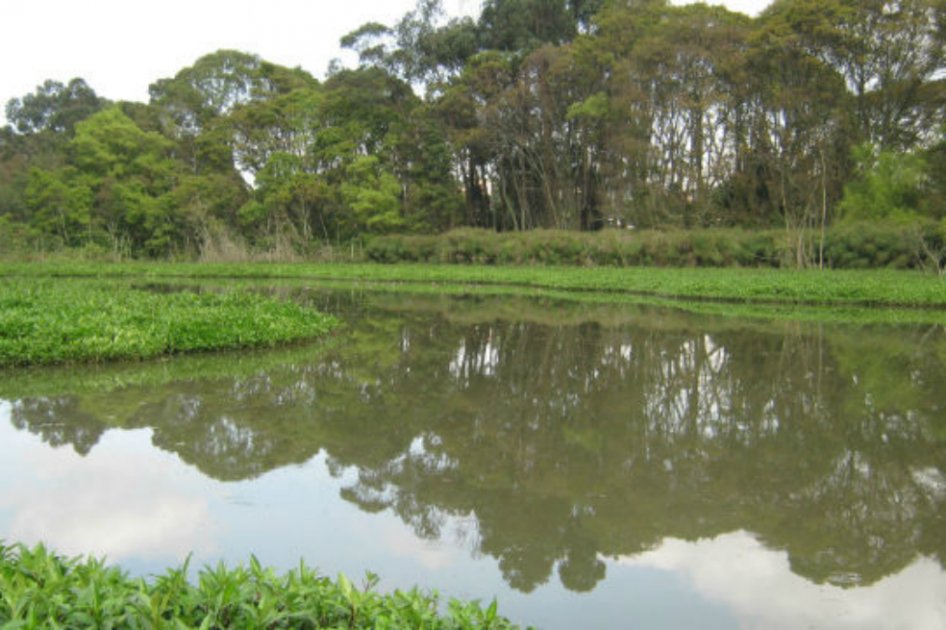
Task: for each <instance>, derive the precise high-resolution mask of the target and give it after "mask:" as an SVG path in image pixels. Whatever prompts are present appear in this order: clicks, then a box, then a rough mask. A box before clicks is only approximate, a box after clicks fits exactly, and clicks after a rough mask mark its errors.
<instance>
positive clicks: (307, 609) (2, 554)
mask: <svg viewBox="0 0 946 630" xmlns="http://www.w3.org/2000/svg"><path fill="white" fill-rule="evenodd" d="M188 577H189V576H188V567H187V564H186V563H185V565H184V566H183V567H180V568H177V569H169V570H168V571H167V572H166V573H164V574H163V575H158V576H154V577H152V578H149V579H133V578H130V577H128V576H127V575H126V574H125V573H123V572H122V571H121V570H120V569H118V568H115V567H110V566H107V565H106V564H105V563H104V562H102V561H100V560H96V559H87V558H65V557H62V556H60V555H57V554H55V553H52V552H50V551H48V550H47V549H46V548H45V547H43V546H41V545H38V546H36V547H33V548H28V547H26V546H23V545H4V544H3V543H2V541H0V627H4V628H7V627H9V628H20V627H23V628H198V627H199V628H205V627H206V628H302V629H305V628H391V629H393V628H430V629H432V630H436V629H441V628H442V629H464V628H470V629H472V628H497V629H499V628H513V627H515V626H513V624H511V623H510V622H509V621H508V620H506V619H504V618H502V617H500V616H499V615H498V614H497V613H496V604H495V602H494V603H493V604H492V605H490V606H489V607H487V608H483V607H481V606H480V605H479V604H478V603H475V602H474V603H466V602H460V601H458V600H450V601H449V602H448V604H447V606H446V607H442V606H441V605H440V602H439V598H438V596H437V594H436V593H427V592H422V591H420V590H418V589H416V588H415V589H412V590H409V591H401V590H396V591H394V592H392V593H387V594H382V593H378V592H376V591H374V590H373V587H374V586H375V585H376V584H377V577H376V576H373V575H371V574H369V575H368V576H367V577H366V581H365V585H364V586H363V587H362V588H359V587H357V586H355V585H354V584H352V582H351V581H349V580H348V579H347V578H346V577H345V576H344V575H339V576H338V578H337V579H335V580H331V579H329V578H327V577H323V576H320V575H318V573H317V572H316V571H315V570H313V569H310V568H308V567H306V566H305V565H304V564H300V566H299V567H298V568H296V569H294V570H292V571H289V572H286V573H284V574H279V573H277V572H276V571H275V570H273V569H271V568H266V567H263V566H261V565H260V563H259V562H257V561H256V559H255V558H252V559H251V560H250V562H249V564H248V565H247V566H242V565H241V566H237V567H234V568H227V567H225V566H223V565H222V564H221V565H218V566H216V567H205V568H203V569H202V570H201V571H200V572H199V574H198V575H197V579H196V582H195V583H192V582H191V581H190V580H189V579H188Z"/></svg>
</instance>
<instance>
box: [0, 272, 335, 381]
mask: <svg viewBox="0 0 946 630" xmlns="http://www.w3.org/2000/svg"><path fill="white" fill-rule="evenodd" d="M336 323H337V322H336V320H334V319H333V318H331V317H329V316H327V315H323V314H321V313H317V312H315V311H313V310H310V309H307V308H304V307H302V306H300V305H298V304H296V303H293V302H290V301H280V300H277V299H274V298H270V297H266V296H263V295H259V294H257V293H253V292H250V291H246V290H242V291H229V292H225V293H194V292H190V291H182V292H174V293H164V294H159V293H154V292H149V291H144V290H139V289H134V288H132V287H130V286H128V285H127V284H124V283H117V282H108V283H105V282H95V281H75V280H72V281H63V280H61V279H54V278H38V279H22V278H21V279H11V278H5V279H0V367H6V366H24V365H48V364H55V363H72V362H103V361H111V360H117V359H147V358H153V357H158V356H162V355H172V354H179V353H188V352H201V351H208V350H220V349H226V348H250V347H261V346H265V347H268V346H274V345H277V344H282V343H286V342H290V341H296V340H300V339H310V338H314V337H318V336H321V335H324V334H325V333H327V332H328V331H329V330H331V328H332V327H333V326H335V325H336Z"/></svg>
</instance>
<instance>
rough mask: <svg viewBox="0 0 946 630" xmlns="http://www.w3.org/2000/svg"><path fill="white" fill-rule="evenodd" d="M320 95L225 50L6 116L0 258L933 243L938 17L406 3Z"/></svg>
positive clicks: (906, 8) (937, 192)
mask: <svg viewBox="0 0 946 630" xmlns="http://www.w3.org/2000/svg"><path fill="white" fill-rule="evenodd" d="M341 44H342V46H343V47H345V48H348V49H351V50H353V51H355V52H356V53H357V55H358V59H359V63H358V66H357V67H356V68H343V67H342V66H341V64H340V63H337V62H336V63H333V64H332V65H331V67H330V68H329V69H328V72H327V75H326V78H325V80H324V81H319V80H317V79H316V78H314V77H313V76H312V75H311V74H309V73H308V72H306V71H305V70H303V69H301V68H287V67H283V66H279V65H276V64H273V63H270V62H267V61H265V60H263V59H261V58H259V57H258V56H256V55H253V54H251V53H247V52H238V51H229V50H222V51H218V52H215V53H212V54H209V55H207V56H204V57H202V58H200V59H198V60H197V61H196V62H195V63H194V64H193V65H192V66H190V67H187V68H184V69H182V70H180V71H179V72H178V73H177V74H176V75H175V76H174V77H170V78H163V79H159V80H157V81H155V82H154V83H153V84H152V85H151V86H150V100H149V102H148V103H146V104H145V103H135V102H109V101H107V100H106V99H103V98H101V97H99V96H98V95H97V94H96V92H95V91H94V89H93V88H92V87H91V86H89V85H88V84H86V82H85V81H83V80H82V79H79V78H76V79H72V80H71V81H69V82H68V83H61V82H57V81H53V80H49V81H46V82H45V83H43V84H42V85H41V86H39V87H38V88H37V90H36V91H35V92H34V93H31V94H27V95H25V96H23V97H21V98H16V99H13V100H11V101H10V102H9V103H7V105H6V117H7V121H8V124H7V126H5V127H3V128H2V129H0V248H2V249H7V250H12V249H16V248H21V249H33V250H43V251H48V250H54V249H59V248H82V249H83V250H87V251H90V252H100V253H103V254H116V255H121V256H136V257H193V256H200V255H206V254H208V253H212V252H222V251H224V250H226V249H227V248H234V247H235V248H242V249H246V250H252V251H269V252H279V251H286V252H296V253H307V252H312V251H314V250H315V249H317V248H319V247H320V246H323V245H325V244H333V245H338V244H347V243H350V242H352V241H353V240H358V241H361V240H363V239H364V238H365V237H367V236H369V235H373V234H390V233H415V234H422V233H438V232H442V231H445V230H449V229H451V228H456V227H466V226H468V227H480V228H489V229H493V230H497V231H512V230H529V229H533V228H557V229H569V230H597V229H601V228H607V227H622V228H627V227H635V228H655V229H665V228H702V227H732V226H739V227H746V228H778V229H784V230H787V231H788V232H789V233H803V232H806V231H812V232H814V231H817V230H820V229H824V227H825V226H829V225H832V224H836V223H838V222H845V221H881V220H893V221H898V222H902V223H911V222H912V223H918V222H927V223H937V224H939V225H946V219H944V216H946V190H944V188H946V116H944V111H946V0H775V1H774V2H773V3H772V4H771V5H770V6H769V7H768V9H766V10H765V11H764V12H763V13H762V14H761V15H760V16H759V17H757V18H750V17H747V16H745V15H742V14H739V13H733V12H730V11H728V10H726V9H724V8H721V7H711V6H707V5H705V4H693V5H688V6H682V7H681V6H673V5H671V4H670V3H669V2H668V1H667V0H485V1H484V2H483V6H482V10H481V12H480V15H479V17H478V18H477V19H472V18H454V19H447V17H446V15H445V13H444V11H443V9H442V7H441V5H440V2H439V0H418V2H417V5H416V7H415V8H414V9H413V10H412V11H410V12H408V13H407V14H406V15H404V16H403V17H402V18H401V19H400V20H399V21H398V22H397V23H395V24H392V25H384V24H379V23H368V24H364V25H363V26H361V27H360V28H358V29H357V30H355V31H354V32H352V33H349V34H348V35H346V36H345V37H343V38H342V41H341Z"/></svg>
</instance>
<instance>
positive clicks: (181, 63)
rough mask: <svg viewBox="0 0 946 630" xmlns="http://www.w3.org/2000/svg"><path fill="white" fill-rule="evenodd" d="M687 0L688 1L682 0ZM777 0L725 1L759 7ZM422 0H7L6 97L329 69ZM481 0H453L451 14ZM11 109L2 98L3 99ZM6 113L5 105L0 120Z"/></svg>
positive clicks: (130, 95)
mask: <svg viewBox="0 0 946 630" xmlns="http://www.w3.org/2000/svg"><path fill="white" fill-rule="evenodd" d="M677 1H678V3H679V4H683V3H684V0H677ZM711 3H716V2H711ZM767 3H768V0H723V2H722V4H725V5H726V6H728V7H729V8H731V9H733V10H737V11H742V12H744V13H749V14H756V13H758V12H759V11H760V10H761V9H762V8H763V7H764V6H765V5H766V4H767ZM414 4H415V0H267V1H266V2H260V1H259V0H254V1H250V0H162V1H161V2H131V1H129V0H85V1H84V2H78V1H76V0H18V1H16V2H14V1H9V0H8V1H5V2H2V3H0V23H2V24H3V25H4V29H3V30H4V34H3V37H2V38H0V59H2V60H3V67H2V70H0V104H2V105H5V104H6V103H7V101H8V100H9V99H11V98H14V97H18V96H23V95H24V94H27V93H29V92H32V91H33V90H34V89H35V88H36V86H37V85H39V84H40V83H42V82H43V81H45V80H46V79H55V80H57V81H62V82H64V83H65V82H67V81H68V80H69V79H71V78H73V77H82V78H83V79H85V80H86V82H87V83H88V84H89V85H90V86H92V88H93V89H94V90H95V91H96V92H97V93H98V94H99V95H100V96H104V97H106V98H109V99H113V100H139V101H146V100H147V99H148V85H149V84H150V83H152V82H154V81H155V80H157V79H160V78H163V77H169V76H173V75H174V74H176V73H177V71H178V70H180V69H181V68H184V67H186V66H189V65H191V64H192V63H193V62H194V60H196V59H197V58H198V57H200V56H202V55H204V54H207V53H210V52H213V51H215V50H219V49H221V48H231V49H237V50H244V51H247V52H252V53H256V54H258V55H260V56H261V57H263V58H264V59H267V60H269V61H272V62H275V63H279V64H282V65H285V66H290V67H294V66H302V67H303V68H305V69H306V70H308V71H309V72H311V73H312V74H314V75H316V76H318V77H321V76H322V75H323V74H324V72H325V69H326V68H327V67H328V63H329V61H331V59H333V58H334V57H341V56H343V55H342V51H341V50H340V48H339V46H338V40H339V38H340V37H341V36H342V35H344V34H345V33H348V32H349V31H351V30H354V29H355V28H357V27H358V26H360V25H361V24H363V23H365V22H367V21H376V22H382V23H384V24H392V23H394V22H395V21H396V20H397V19H398V18H400V17H401V16H402V15H403V14H404V13H405V12H406V11H408V10H410V9H411V8H412V7H413V6H414ZM479 4H480V0H444V6H445V8H446V9H447V10H448V11H449V12H450V13H451V14H452V15H458V14H461V13H467V14H471V15H473V14H476V13H478V9H479ZM0 110H2V107H0ZM2 122H3V118H2V111H0V123H2Z"/></svg>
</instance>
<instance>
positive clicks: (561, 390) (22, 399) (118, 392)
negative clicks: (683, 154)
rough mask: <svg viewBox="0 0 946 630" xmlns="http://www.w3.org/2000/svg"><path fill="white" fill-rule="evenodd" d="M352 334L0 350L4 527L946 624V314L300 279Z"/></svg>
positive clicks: (627, 616)
mask: <svg viewBox="0 0 946 630" xmlns="http://www.w3.org/2000/svg"><path fill="white" fill-rule="evenodd" d="M280 290H282V291H285V292H287V293H289V294H290V295H291V297H293V298H294V299H300V300H305V301H307V302H310V303H313V304H315V305H316V306H318V307H319V308H321V309H323V310H326V311H330V312H333V313H336V314H338V315H339V316H340V317H342V318H343V319H344V321H345V322H346V325H345V327H344V328H343V329H342V330H341V331H340V332H339V333H338V334H337V335H335V336H334V337H333V338H332V339H331V340H330V341H329V342H327V343H320V344H315V345H303V346H297V347H293V348H289V349H282V350H277V351H269V352H257V353H240V354H223V355H213V356H210V355H208V356H199V357H189V358H181V359H175V360H172V361H162V362H152V363H141V364H131V365H119V366H111V367H107V368H93V369H89V368H82V369H81V370H79V369H75V368H72V369H62V368H60V369H44V370H30V371H22V370H20V371H13V372H6V373H3V374H2V375H0V538H5V539H7V540H16V541H23V542H29V543H32V542H35V541H39V540H42V541H45V542H47V543H49V544H50V545H52V546H53V547H54V548H56V549H57V550H59V551H62V552H64V553H68V554H79V553H94V554H96V555H107V557H108V558H109V560H111V561H112V562H116V563H118V564H120V565H121V566H122V567H124V568H125V569H127V570H128V571H129V572H131V573H134V574H149V573H153V572H161V571H162V570H163V568H164V567H166V566H169V565H173V564H179V563H181V562H182V561H183V559H184V558H185V557H186V556H187V554H188V553H191V552H193V561H192V564H194V565H197V566H200V565H202V564H205V563H216V562H217V561H218V560H220V559H223V560H225V561H226V562H228V563H229V564H234V563H237V562H239V561H245V560H246V559H248V557H249V555H250V554H251V553H252V554H255V555H256V556H257V557H258V558H259V559H260V560H261V561H262V562H264V563H266V564H270V565H274V566H277V567H280V568H284V569H285V568H290V567H292V566H295V565H297V564H298V562H299V560H300V558H302V559H304V560H305V561H306V563H307V564H309V565H312V566H316V567H318V568H319V569H320V570H321V572H323V573H325V574H328V575H335V574H337V573H338V572H340V571H342V572H345V573H346V574H347V575H349V576H352V577H357V576H361V575H364V573H365V572H366V571H368V570H370V571H374V572H377V573H379V574H380V575H381V577H382V582H381V585H380V586H381V588H385V589H392V588H399V587H400V588H406V587H409V586H411V585H413V584H420V585H422V586H424V587H428V588H436V589H437V590H438V591H440V592H441V593H442V594H444V595H448V596H456V597H462V598H467V599H480V600H482V601H484V602H488V601H490V600H492V599H493V598H497V599H498V600H499V606H500V611H501V612H502V613H503V614H505V615H507V616H509V617H511V618H512V619H513V620H515V621H517V622H519V623H522V624H531V625H535V626H538V627H540V628H573V627H597V628H608V627H614V628H618V627H621V628H624V627H643V628H650V627H655V628H658V627H692V628H696V627H698V628H780V627H783V628H798V627H827V628H893V627H904V628H931V629H934V628H943V627H946V572H944V568H943V563H944V560H946V330H943V328H942V327H933V326H926V327H912V326H903V327H895V326H842V325H817V324H801V323H795V322H777V323H771V322H765V321H759V320H750V319H734V318H713V317H709V316H694V315H689V314H685V313H682V312H678V311H675V310H672V309H656V308H651V307H643V306H628V305H622V306H614V305H612V306H601V305H598V306H595V305H588V304H576V303H570V302H563V301H554V300H550V299H527V298H514V297H489V296H466V297H463V296H460V297H456V296H454V297H449V296H437V295H433V296H431V295H404V294H400V295H399V294H392V293H380V292H370V291H363V290H352V289H344V290H342V289H321V290H315V289H301V288H286V287H283V288H282V289H280Z"/></svg>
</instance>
